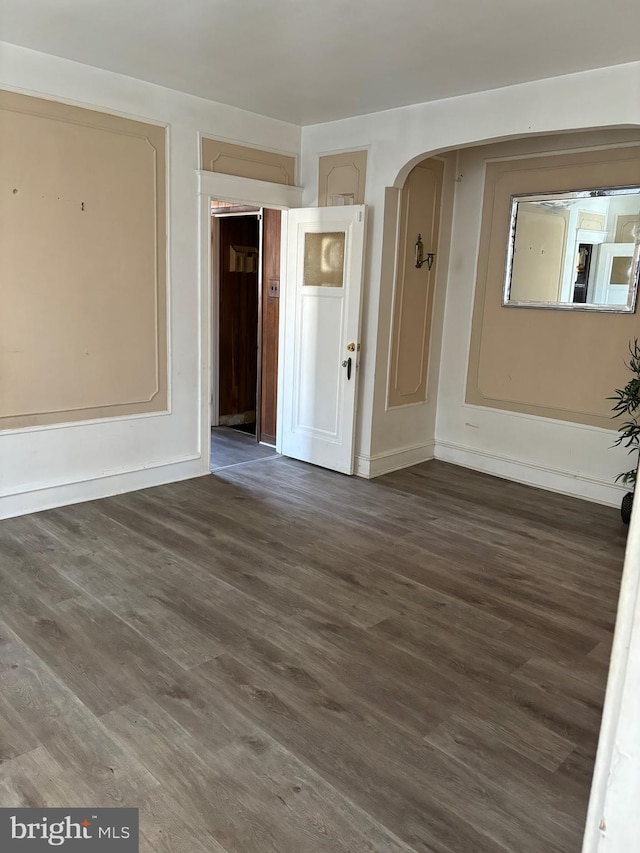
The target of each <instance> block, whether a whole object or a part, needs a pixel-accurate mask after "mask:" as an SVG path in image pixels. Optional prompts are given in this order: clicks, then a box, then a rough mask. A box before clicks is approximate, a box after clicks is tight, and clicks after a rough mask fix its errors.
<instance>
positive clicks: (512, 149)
mask: <svg viewBox="0 0 640 853" xmlns="http://www.w3.org/2000/svg"><path fill="white" fill-rule="evenodd" d="M639 150H640V149H639V148H638V132H637V130H634V129H629V128H620V127H616V128H606V129H599V130H595V131H572V132H568V131H567V132H562V133H556V134H535V135H530V136H523V135H518V136H516V137H511V138H509V139H503V138H502V139H500V140H498V141H495V140H490V141H486V140H485V141H483V142H482V143H479V144H476V145H471V144H469V145H465V146H463V147H460V148H457V149H454V150H447V151H437V152H430V153H429V154H428V155H427V156H426V157H423V156H422V155H416V156H414V157H413V158H411V160H409V161H408V162H407V163H405V164H404V165H403V166H402V167H401V168H400V169H399V170H398V171H397V172H396V174H395V184H396V185H394V186H392V187H388V188H387V189H386V190H385V196H384V214H383V223H382V249H381V270H380V294H379V316H378V334H377V360H376V371H375V393H374V411H373V418H372V454H371V455H372V457H377V458H380V459H387V456H386V454H389V453H390V452H391V454H392V455H393V457H394V458H393V460H389V461H388V462H387V463H386V464H387V468H386V470H391V467H389V466H390V465H391V464H396V463H405V462H406V464H414V463H415V462H416V461H422V460H423V459H429V458H433V457H436V458H441V459H446V460H448V461H452V462H455V463H457V464H462V465H466V466H467V467H471V468H476V469H479V470H484V471H488V472H489V473H494V474H499V475H500V476H505V477H507V478H510V479H514V480H519V481H522V482H526V483H529V484H531V485H537V486H541V487H543V488H548V489H552V490H555V491H559V492H564V493H568V494H573V495H576V496H578V497H582V498H586V499H589V500H595V501H598V502H601V503H608V504H611V505H615V504H617V503H619V500H620V490H619V488H618V487H616V486H615V483H614V481H615V476H616V474H617V473H618V471H619V470H623V468H621V467H620V466H621V465H622V466H624V464H625V463H624V460H623V459H622V456H623V454H621V453H617V452H615V451H612V450H611V449H610V445H611V444H612V440H611V439H612V435H613V433H612V429H611V427H612V426H613V427H615V424H611V423H610V420H609V417H608V410H607V405H608V404H607V403H606V397H607V396H609V394H610V393H612V391H613V389H614V388H615V387H618V386H617V385H616V382H617V381H618V380H621V379H622V378H623V376H624V366H623V360H624V356H625V348H626V341H627V340H628V339H629V338H633V337H634V336H636V335H638V334H640V328H639V326H638V321H637V319H636V318H637V315H636V314H634V315H620V314H616V315H609V316H605V315H602V314H595V315H590V316H588V317H585V316H584V315H582V316H578V317H576V316H571V314H570V313H567V312H560V311H545V312H543V311H539V310H535V309H533V310H532V309H522V310H516V311H514V310H513V309H504V308H502V307H501V304H500V303H501V292H502V279H500V280H496V269H499V268H500V264H498V267H496V265H495V257H494V258H493V271H492V276H493V277H492V278H491V280H490V281H489V282H488V281H487V276H486V270H485V271H484V272H483V268H482V267H483V265H485V266H486V265H487V263H488V260H487V257H486V251H487V247H486V244H487V241H489V242H491V239H493V243H492V251H493V253H494V254H495V252H497V251H500V246H504V245H505V244H504V241H505V240H506V236H507V234H506V228H504V229H503V230H504V231H505V233H504V234H502V232H501V233H500V234H499V235H498V237H496V235H495V234H493V237H492V229H493V230H494V231H495V230H496V229H498V228H503V223H502V222H501V223H492V221H491V218H492V217H493V216H494V211H493V209H492V208H491V207H490V204H489V201H490V199H489V196H490V195H491V193H493V194H494V195H495V187H496V186H499V185H500V183H501V182H504V181H507V182H508V180H510V178H509V175H513V174H514V173H522V175H523V176H524V177H523V178H522V180H523V181H524V185H525V186H526V184H527V180H529V179H531V180H532V181H533V184H532V186H534V185H535V186H536V187H540V186H541V185H543V184H544V181H545V180H546V181H547V183H548V187H547V188H548V189H549V190H551V189H553V188H554V182H558V181H560V182H561V184H562V181H564V184H563V185H562V187H561V188H564V189H566V188H567V183H566V182H567V181H569V183H571V182H572V181H577V180H585V181H587V182H588V183H587V184H586V186H598V185H599V186H604V185H611V181H612V180H615V182H616V183H620V182H621V181H620V180H619V179H618V178H617V177H616V175H618V174H619V170H618V172H616V171H615V170H614V171H613V172H612V171H611V169H612V167H611V165H610V164H611V162H616V160H620V158H623V159H624V160H625V167H624V168H625V170H626V171H625V172H624V175H625V177H624V182H627V183H638V184H640V159H638V151H639ZM620 152H622V153H620ZM574 160H575V163H578V164H580V163H581V162H582V161H585V160H586V161H589V162H588V163H587V165H586V166H584V163H583V169H582V171H580V170H576V166H575V163H574ZM438 162H439V163H441V164H442V189H441V193H440V200H439V207H440V220H439V233H438V234H437V239H436V240H435V241H434V243H433V245H431V246H427V245H426V244H425V246H424V251H425V252H428V251H431V250H432V249H433V247H434V246H437V251H436V252H435V255H436V257H435V263H434V269H433V270H432V272H431V274H424V273H425V272H426V271H425V270H424V269H423V270H415V269H414V268H413V264H412V262H411V258H412V255H413V254H414V252H415V248H414V246H415V242H416V239H417V237H418V234H419V233H422V232H423V231H424V230H425V229H424V227H422V226H421V224H420V223H421V221H422V222H425V215H424V213H425V210H427V209H429V207H430V205H431V203H432V202H431V201H430V200H429V201H427V202H425V198H424V185H425V178H424V176H425V174H426V172H428V169H427V170H426V171H425V166H428V165H429V164H430V163H438ZM500 164H505V168H504V169H502V167H501V165H500ZM607 164H609V165H607ZM492 170H493V172H495V174H494V175H493V177H492V178H491V181H492V183H491V186H488V184H487V176H489V177H491V173H492ZM585 170H586V171H585ZM541 175H542V176H543V177H542V178H541V177H540V176H541ZM612 175H613V177H612ZM416 176H422V177H421V178H418V177H416ZM541 181H542V184H541ZM589 182H590V183H589ZM401 183H402V184H403V188H402V189H400V188H399V187H398V186H397V184H401ZM421 183H422V185H423V186H422V189H421V187H420V184H421ZM574 188H580V187H574ZM421 193H422V196H421ZM488 199H489V200H488ZM426 224H428V223H426ZM483 235H484V236H483ZM423 236H424V235H423ZM481 238H482V239H481ZM483 241H484V243H483ZM501 241H502V243H501ZM503 262H504V261H503V260H502V262H501V263H503ZM483 275H484V278H483ZM500 275H502V271H500ZM489 285H490V286H489ZM421 287H422V288H423V290H422V293H420V288H421ZM482 288H483V290H482V292H480V290H481V289H482ZM430 289H431V290H432V292H431V293H429V294H428V298H427V297H426V293H427V291H429V290H430ZM420 299H422V302H420ZM416 300H417V303H419V304H420V305H422V306H424V304H426V303H427V302H429V300H430V305H431V309H430V310H429V311H426V310H421V311H416V310H415V309H414V308H412V307H411V306H415V304H417V303H416ZM487 306H488V307H487ZM403 312H404V315H405V316H404V317H403V316H402V315H403ZM418 315H419V317H420V318H424V319H425V325H424V326H423V327H421V326H420V323H419V322H417V318H418ZM518 324H520V326H519V328H518V329H516V328H515V327H516V326H518ZM521 340H526V341H527V343H526V346H525V347H523V348H522V349H519V348H518V341H521ZM616 349H617V350H619V353H618V354H617V355H616ZM580 353H582V354H583V358H582V359H581V358H580ZM605 353H606V355H605ZM399 354H403V355H404V362H402V359H400V363H401V365H402V364H404V370H405V374H406V379H407V381H406V382H405V385H406V386H407V387H411V388H413V387H414V386H415V384H416V383H415V381H414V380H415V379H416V378H417V377H419V376H420V372H422V376H423V377H426V382H425V383H424V392H422V389H421V394H422V397H421V398H420V399H416V398H415V397H414V398H410V396H407V397H406V398H405V399H406V403H403V401H402V400H400V401H399V400H398V396H397V394H396V396H395V399H394V387H395V388H396V389H397V386H398V363H399V357H398V356H399ZM412 358H413V359H414V362H413V363H412V362H411V359H412ZM416 360H420V363H419V364H418V363H416ZM581 362H584V363H585V364H586V367H585V368H584V369H583V370H582V371H577V370H576V368H575V366H574V365H575V364H576V363H578V364H579V363H581ZM409 379H411V382H409ZM384 465H385V463H383V464H381V465H380V466H379V467H380V469H381V470H377V471H376V470H374V471H372V472H371V473H372V474H373V475H374V476H375V474H377V473H382V471H383V470H384ZM396 467H402V465H401V464H397V465H396Z"/></svg>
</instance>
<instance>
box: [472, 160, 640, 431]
mask: <svg viewBox="0 0 640 853" xmlns="http://www.w3.org/2000/svg"><path fill="white" fill-rule="evenodd" d="M499 150H500V149H499V146H494V147H493V149H492V150H490V151H487V152H486V153H487V154H489V155H491V154H493V158H491V157H490V156H489V157H488V158H487V159H488V160H491V159H494V162H487V165H486V179H485V189H484V200H483V207H482V224H481V232H480V246H479V251H478V267H477V280H476V295H475V304H474V312H473V324H472V332H471V348H470V357H469V370H468V374H467V390H466V400H467V402H468V403H472V404H476V405H481V406H488V407H493V408H497V409H504V410H507V411H514V412H523V413H527V414H533V415H541V416H544V417H549V418H557V419H560V420H566V421H573V422H576V423H582V424H589V425H593V426H599V427H604V428H607V429H615V427H616V426H617V423H615V422H614V423H612V422H611V419H610V406H611V403H610V401H608V400H607V397H608V396H610V395H611V393H612V391H613V389H614V388H616V387H618V386H619V383H620V381H621V380H622V378H623V369H622V360H623V358H624V356H625V352H626V347H627V342H628V341H629V339H631V338H634V337H636V336H640V319H639V317H638V314H637V313H636V314H633V315H625V314H604V313H595V312H585V311H566V310H564V311H563V310H545V309H531V308H517V307H502V305H501V301H502V288H503V282H504V267H505V256H506V251H507V240H508V231H509V212H510V196H511V195H512V194H518V193H537V192H544V191H557V190H575V189H583V188H584V189H590V188H596V187H604V186H621V185H628V184H636V185H637V184H640V146H637V145H635V146H628V147H616V148H604V149H597V150H588V151H580V152H575V153H566V154H555V155H550V156H543V157H539V156H538V157H523V158H517V159H505V160H500V159H495V158H496V157H497V156H499Z"/></svg>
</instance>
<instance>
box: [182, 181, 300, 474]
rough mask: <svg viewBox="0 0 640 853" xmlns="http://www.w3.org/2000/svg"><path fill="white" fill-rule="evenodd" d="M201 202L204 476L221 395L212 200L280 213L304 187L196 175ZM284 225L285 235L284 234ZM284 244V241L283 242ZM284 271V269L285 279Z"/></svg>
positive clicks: (295, 202)
mask: <svg viewBox="0 0 640 853" xmlns="http://www.w3.org/2000/svg"><path fill="white" fill-rule="evenodd" d="M196 176H197V180H198V200H199V220H200V222H199V240H198V242H199V251H200V275H199V281H198V296H199V306H198V308H199V314H200V342H199V343H200V347H199V349H200V436H199V442H198V444H199V450H200V460H201V465H202V473H203V474H208V473H209V470H210V461H209V446H210V435H211V401H212V395H213V399H214V400H216V399H217V396H218V387H217V385H218V376H217V371H215V372H214V370H213V350H214V342H215V344H216V349H217V336H218V319H219V318H218V310H219V308H218V306H217V305H216V304H215V303H216V301H215V300H214V299H213V290H212V288H213V267H212V252H211V236H212V231H211V201H212V199H214V200H215V201H228V202H230V203H232V204H246V205H252V206H254V207H270V208H273V209H276V210H284V211H286V210H288V209H289V208H290V207H302V187H290V186H286V185H285V184H273V183H271V182H269V181H256V180H253V179H251V178H238V177H236V176H235V175H223V174H221V173H219V172H205V171H202V170H198V171H197V172H196ZM284 230H285V229H284V223H283V234H284ZM283 245H284V241H283ZM283 279H284V269H281V280H283ZM283 321H284V317H283V314H282V312H281V314H280V335H279V337H280V339H281V338H282V328H283ZM278 362H279V366H278V388H279V389H280V388H281V387H282V385H281V381H280V362H281V359H278ZM276 430H277V433H276V448H278V447H279V446H280V444H281V441H280V435H281V418H280V393H279V392H278V418H277V427H276Z"/></svg>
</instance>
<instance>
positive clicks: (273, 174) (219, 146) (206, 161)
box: [202, 137, 296, 187]
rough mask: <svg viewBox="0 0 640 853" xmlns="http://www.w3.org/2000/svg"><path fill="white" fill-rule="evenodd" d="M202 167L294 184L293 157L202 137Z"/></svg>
mask: <svg viewBox="0 0 640 853" xmlns="http://www.w3.org/2000/svg"><path fill="white" fill-rule="evenodd" d="M202 168H203V170H205V171H207V172H221V173H222V174H224V175H236V176H237V177H239V178H253V179H254V180H257V181H269V182H270V183H272V184H285V185H286V186H290V187H293V186H295V183H296V181H295V176H296V158H295V157H293V156H290V155H288V154H277V153H274V152H273V151H263V150H262V149H260V148H250V147H249V146H247V145H236V144H234V143H232V142H223V141H222V140H219V139H209V138H207V137H203V138H202Z"/></svg>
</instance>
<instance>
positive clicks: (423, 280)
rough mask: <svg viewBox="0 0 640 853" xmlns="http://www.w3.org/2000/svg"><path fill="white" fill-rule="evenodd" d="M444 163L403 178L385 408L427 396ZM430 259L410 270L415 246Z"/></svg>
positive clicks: (433, 160)
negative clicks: (420, 244) (429, 262)
mask: <svg viewBox="0 0 640 853" xmlns="http://www.w3.org/2000/svg"><path fill="white" fill-rule="evenodd" d="M443 172H444V162H443V161H442V160H440V159H437V158H431V159H429V160H424V161H423V162H422V163H420V164H419V165H418V166H416V167H415V168H414V169H412V171H411V172H410V173H409V175H408V177H407V180H406V182H405V185H404V187H403V189H402V202H401V208H400V227H399V231H398V246H399V251H398V256H397V268H396V280H395V292H394V302H393V325H392V333H391V347H390V364H389V380H388V405H389V407H395V406H402V405H406V404H409V403H421V402H424V400H425V399H426V395H427V374H428V367H429V344H430V338H431V318H432V311H433V296H434V290H435V281H436V271H437V266H438V256H439V250H438V236H439V229H440V206H441V199H442V176H443ZM418 234H421V235H422V241H423V244H424V253H425V255H426V253H428V252H432V253H433V254H434V256H435V257H434V263H433V266H432V268H431V270H429V268H428V266H427V264H426V263H425V264H424V265H423V266H422V267H421V268H420V269H418V268H417V267H416V265H415V243H416V240H417V237H418Z"/></svg>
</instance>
